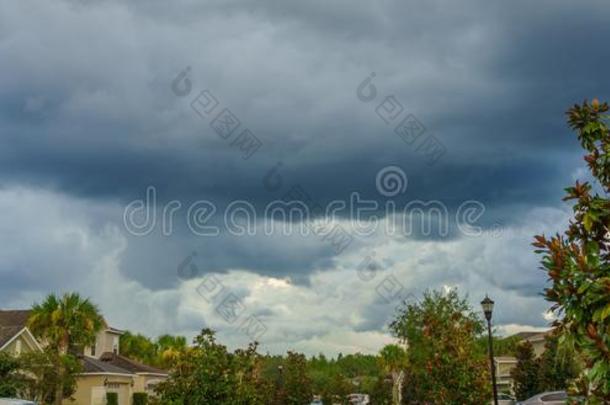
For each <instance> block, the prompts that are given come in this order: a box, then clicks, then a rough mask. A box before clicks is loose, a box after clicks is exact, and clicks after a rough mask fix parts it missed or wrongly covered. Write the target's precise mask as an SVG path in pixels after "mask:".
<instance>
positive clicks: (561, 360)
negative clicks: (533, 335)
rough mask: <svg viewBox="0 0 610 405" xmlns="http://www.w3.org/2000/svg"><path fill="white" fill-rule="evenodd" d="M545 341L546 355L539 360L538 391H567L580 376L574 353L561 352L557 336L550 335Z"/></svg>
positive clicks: (543, 354)
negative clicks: (571, 383)
mask: <svg viewBox="0 0 610 405" xmlns="http://www.w3.org/2000/svg"><path fill="white" fill-rule="evenodd" d="M545 340H546V342H545V345H544V353H542V355H541V356H540V359H539V370H538V373H539V374H538V378H537V380H538V390H539V391H558V390H565V389H566V388H568V386H569V383H570V381H571V380H573V379H575V378H576V377H577V376H578V374H579V371H580V370H579V367H578V364H577V362H576V359H575V358H574V355H573V353H571V352H569V351H566V350H560V348H559V347H558V337H557V336H554V335H549V336H546V338H545Z"/></svg>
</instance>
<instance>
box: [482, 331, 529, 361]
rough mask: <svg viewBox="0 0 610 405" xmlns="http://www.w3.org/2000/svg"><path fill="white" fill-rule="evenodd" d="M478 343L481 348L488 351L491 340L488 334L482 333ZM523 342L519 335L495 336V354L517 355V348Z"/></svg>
mask: <svg viewBox="0 0 610 405" xmlns="http://www.w3.org/2000/svg"><path fill="white" fill-rule="evenodd" d="M477 344H478V345H479V347H480V350H482V351H487V348H488V346H489V340H488V337H487V335H482V336H479V337H478V338H477ZM520 344H521V338H519V337H518V336H508V337H503V338H502V337H497V336H494V337H493V345H494V355H495V356H498V357H499V356H515V355H516V354H517V348H518V346H519V345H520Z"/></svg>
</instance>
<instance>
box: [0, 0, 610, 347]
mask: <svg viewBox="0 0 610 405" xmlns="http://www.w3.org/2000/svg"><path fill="white" fill-rule="evenodd" d="M609 14H610V6H608V4H607V2H603V1H601V0H600V1H594V0H591V1H585V2H581V3H579V4H578V5H574V3H573V2H569V1H567V0H565V1H564V0H562V1H550V0H545V1H539V2H536V3H535V4H532V3H531V2H526V1H518V2H516V3H515V2H513V3H511V4H485V5H481V4H480V3H479V2H474V1H466V2H460V4H457V3H454V2H450V1H441V0H435V1H428V2H426V3H425V4H421V3H416V2H412V1H406V2H405V1H385V2H381V3H376V4H372V3H369V2H364V1H339V0H337V1H332V2H328V1H310V2H307V3H303V2H296V1H295V2H292V1H286V2H282V3H281V4H279V3H277V2H271V1H262V2H257V3H256V4H255V3H252V2H246V1H237V0H236V1H211V0H208V1H186V0H185V1H178V2H174V3H173V4H172V6H171V8H170V7H167V5H166V3H164V2H159V1H148V2H143V1H134V2H129V3H123V2H119V1H108V2H98V1H87V2H79V1H59V2H52V3H45V4H36V5H35V7H34V6H33V5H32V4H29V3H28V2H5V3H2V4H0V60H2V64H0V142H2V148H0V212H2V216H1V217H0V227H1V228H2V229H3V230H4V232H2V234H1V236H0V238H2V243H1V244H0V246H2V248H0V292H1V293H2V294H1V296H0V306H1V307H16V306H27V305H30V304H31V302H32V301H34V300H39V299H41V298H42V297H43V296H44V295H45V294H46V293H48V292H50V291H53V290H71V289H77V290H79V291H81V292H82V293H84V294H87V295H90V296H91V297H92V298H93V299H94V300H95V301H96V302H97V303H98V304H99V305H100V306H101V308H102V309H103V310H104V312H105V313H106V314H107V317H108V318H109V319H111V320H112V322H113V323H117V326H119V327H125V328H130V329H134V330H141V331H144V332H147V333H150V334H158V333H162V332H174V333H185V334H188V335H193V334H194V333H195V332H196V331H197V330H198V329H199V328H200V327H201V326H202V325H204V324H205V325H210V326H213V327H215V328H217V329H219V330H221V331H222V333H223V334H224V335H225V337H226V339H228V340H231V342H232V343H235V344H238V343H241V342H243V341H245V339H246V337H245V336H243V334H241V335H240V334H239V333H238V332H235V328H234V327H233V326H232V325H228V324H227V323H226V321H224V320H223V319H222V318H218V317H217V316H215V312H214V306H213V305H209V304H208V303H206V302H205V300H203V301H202V299H201V297H200V295H199V294H197V289H196V286H197V285H198V284H199V283H200V282H201V280H203V278H204V277H205V276H206V275H210V274H214V275H215V276H217V277H219V279H220V280H222V283H223V284H224V285H226V286H228V287H229V288H230V289H231V290H232V291H233V290H235V291H236V292H237V293H239V294H238V295H239V296H240V297H242V298H243V300H244V303H245V304H246V306H247V308H248V310H249V311H252V313H256V314H259V315H260V317H261V319H263V320H264V322H265V324H266V325H267V326H268V332H267V333H266V334H265V340H264V343H265V344H266V345H268V348H269V350H281V348H283V347H291V346H295V347H297V348H300V349H301V350H305V351H308V352H317V351H320V350H327V351H329V352H338V351H355V350H365V351H370V350H376V349H377V348H378V347H379V345H381V344H383V343H384V342H386V341H387V339H389V337H388V334H387V330H386V329H384V328H385V325H387V321H388V319H390V317H391V315H392V311H393V306H392V305H391V304H387V303H384V301H383V299H381V298H380V297H379V294H378V293H377V291H376V287H377V286H378V281H376V280H379V282H381V281H382V280H384V279H385V277H387V276H389V275H390V274H392V275H393V276H395V277H396V279H398V280H399V281H400V282H401V283H402V285H403V286H404V288H405V291H407V290H408V291H411V292H413V294H415V295H417V294H421V292H422V291H423V290H425V289H426V288H443V287H444V286H446V287H450V286H458V287H459V288H460V289H461V290H462V291H463V292H464V293H469V294H470V297H471V299H472V301H473V303H476V302H477V300H478V299H479V298H480V296H481V295H482V294H484V293H485V292H488V293H489V294H493V295H494V297H495V298H496V301H498V303H499V306H498V315H497V320H498V322H499V323H500V324H502V325H507V327H508V328H510V330H516V329H518V328H519V327H520V326H519V325H529V326H537V327H540V326H543V325H544V324H545V323H546V320H545V318H544V316H543V314H544V312H545V310H546V308H547V305H546V303H545V302H544V301H543V300H542V298H541V297H540V296H539V293H540V292H541V290H542V288H543V287H544V283H545V279H544V275H543V274H542V273H541V272H540V271H538V270H536V267H537V261H536V257H535V256H534V255H533V254H532V253H531V249H530V246H529V242H530V240H531V236H532V235H533V234H535V233H539V232H543V231H547V232H553V231H558V230H561V229H562V224H564V223H565V222H566V220H567V218H568V217H569V211H568V210H567V208H566V207H565V206H563V205H560V203H559V200H560V196H561V193H562V188H563V187H564V186H566V185H568V184H569V183H570V182H572V181H573V180H574V177H575V176H581V175H582V167H583V164H582V161H581V160H580V152H579V148H578V145H577V142H576V139H575V137H574V136H573V135H572V134H570V133H569V131H568V129H567V128H566V126H565V125H564V122H563V115H562V114H563V111H565V109H566V108H567V107H568V106H569V105H570V104H572V103H574V102H576V101H579V100H582V99H583V98H591V97H594V96H597V97H600V98H607V96H608V93H609V90H610V86H609V85H608V82H607V80H604V78H605V69H606V66H608V62H609V60H608V59H609V57H608V55H607V53H604V52H602V51H600V50H601V49H605V46H606V42H607V38H608V37H609V34H610V32H608V31H609V30H610V28H609V27H608V24H606V21H607V20H608V17H609ZM187 67H188V68H189V69H190V70H189V73H188V80H189V81H190V83H191V86H192V88H191V91H190V93H188V94H187V95H184V96H178V95H176V94H175V92H173V91H172V82H173V81H174V79H175V78H176V77H177V76H178V74H179V73H180V72H182V71H183V70H184V69H186V68H187ZM373 72H374V74H375V76H374V78H373V81H372V85H373V86H374V87H375V89H376V92H377V93H376V97H375V98H374V100H371V101H368V102H363V101H362V100H361V99H359V98H358V97H357V89H358V86H359V85H360V84H361V83H362V82H363V80H365V79H366V78H367V77H369V75H371V73H373ZM181 83H182V84H183V82H181ZM204 89H207V90H208V91H209V92H210V93H209V94H212V95H213V96H214V98H215V99H216V100H217V101H218V103H219V107H218V108H219V109H218V110H215V111H214V115H210V116H209V117H208V116H203V117H202V116H199V115H198V114H197V113H196V112H195V111H193V109H192V108H191V105H190V103H191V101H192V100H193V99H194V98H195V97H196V96H197V94H199V92H200V91H202V90H204ZM388 96H393V97H394V99H393V100H396V102H397V103H399V104H400V107H397V106H398V104H394V106H395V107H396V108H398V109H399V110H402V112H401V114H399V115H398V118H396V119H395V120H394V119H391V120H389V121H390V122H389V123H386V122H384V120H383V119H382V118H381V117H380V116H379V114H381V115H383V111H384V110H383V108H381V109H380V107H379V106H380V105H381V103H382V102H384V100H386V97H388ZM386 107H387V105H386ZM224 108H228V109H230V111H231V112H232V113H233V114H234V115H235V117H237V119H239V121H240V123H241V126H240V128H239V129H238V130H236V131H237V132H236V135H237V133H241V131H242V130H243V129H245V128H247V129H249V130H250V131H251V132H252V133H253V134H254V135H255V136H256V137H257V138H258V139H259V140H260V141H261V142H262V146H261V147H260V148H259V149H258V150H257V151H256V153H254V154H253V155H252V156H251V157H249V158H248V159H243V153H242V152H243V151H240V150H239V148H238V147H237V146H239V145H237V146H236V145H235V143H233V141H234V139H235V138H234V137H232V138H229V139H223V138H222V137H220V136H219V134H218V133H217V132H216V131H215V130H214V129H213V128H212V126H211V125H210V124H211V122H212V120H213V119H214V117H215V116H216V113H217V112H219V111H221V109H224ZM386 112H387V111H386ZM407 114H413V115H414V116H415V117H416V118H417V120H418V121H419V122H420V123H421V124H423V126H424V127H425V129H426V132H425V134H426V136H429V135H434V136H435V137H436V139H438V140H439V141H440V142H441V143H442V144H443V147H444V148H445V150H446V152H445V153H444V154H443V155H442V157H441V158H440V159H439V160H438V161H437V162H436V163H435V164H432V165H430V164H429V162H428V159H427V158H426V155H425V153H423V152H422V150H421V149H420V150H418V148H417V146H416V145H415V144H408V142H405V141H404V140H403V139H401V137H400V136H398V135H397V134H396V133H395V132H394V129H395V127H396V125H397V123H398V122H399V121H400V120H402V118H403V117H405V116H406V115H407ZM390 115H391V114H390ZM385 118H386V119H387V118H388V115H387V114H386V115H385ZM236 135H232V136H236ZM389 165H396V166H399V167H400V168H401V169H402V170H403V171H404V172H405V173H406V174H407V175H408V181H409V184H408V188H407V189H406V191H405V192H404V193H403V194H399V195H397V196H395V197H392V198H388V197H387V196H384V195H381V194H380V193H379V192H378V190H377V189H376V187H375V184H376V182H375V178H376V175H377V173H378V172H379V171H380V170H381V169H383V168H384V167H387V166H389ZM273 168H276V169H277V174H279V176H280V178H281V179H282V182H281V184H278V185H277V187H275V188H272V189H270V188H269V187H268V184H267V183H266V182H265V179H266V178H267V177H266V176H268V175H269V173H270V170H272V169H273ZM294 185H299V186H301V187H302V188H303V189H305V190H307V192H308V193H309V194H310V195H311V196H312V197H313V198H314V199H315V200H316V201H318V202H319V203H320V204H323V205H324V204H327V203H328V202H330V201H333V200H347V199H349V197H350V194H351V193H352V192H358V193H360V194H361V195H362V196H363V197H366V198H369V199H373V200H375V201H377V202H379V203H380V204H385V203H386V202H387V201H388V200H392V201H395V202H396V203H398V204H403V205H404V204H405V203H406V202H408V201H413V200H422V201H430V200H438V201H441V202H443V203H444V204H445V205H446V206H447V207H448V210H449V211H450V213H451V215H454V214H455V211H456V210H457V207H458V206H459V205H460V204H461V203H462V202H464V201H467V200H477V201H480V202H481V203H482V204H484V205H485V207H486V211H485V213H484V215H483V216H482V217H481V218H480V219H479V220H478V222H477V225H480V226H482V227H483V231H484V232H483V234H482V235H481V236H478V237H468V236H465V235H463V234H460V233H455V232H453V233H452V234H451V236H450V237H448V238H438V237H435V236H433V237H422V235H413V236H412V237H399V236H396V237H391V236H388V235H382V234H378V233H376V234H374V235H371V236H369V237H366V238H356V239H355V242H354V243H353V244H351V245H350V247H349V248H348V249H346V250H345V251H343V252H340V253H338V252H336V251H334V250H333V249H332V246H329V244H328V243H327V242H325V241H323V240H321V239H320V238H316V237H315V236H314V237H311V236H310V237H302V236H299V235H293V236H290V237H285V236H283V235H280V234H273V235H268V236H267V235H261V234H260V233H257V234H256V235H252V236H245V237H237V236H235V235H230V234H228V233H226V232H222V233H221V234H220V235H219V236H218V237H214V238H207V237H197V236H194V235H193V234H192V233H191V232H189V230H188V228H187V227H186V226H185V221H184V218H183V219H182V220H178V221H177V223H176V228H175V229H176V230H175V232H174V233H172V235H171V236H164V235H163V234H162V233H161V231H160V230H159V229H156V230H155V232H153V233H152V234H151V235H149V236H146V237H134V236H133V235H130V234H129V233H128V232H126V230H125V228H124V227H123V224H122V216H123V209H124V207H125V205H126V204H128V203H129V202H130V201H132V200H134V199H142V198H144V195H145V192H146V188H147V187H148V186H154V187H155V189H156V190H157V192H158V199H159V204H160V206H162V205H163V204H166V203H167V202H169V201H172V200H175V201H180V202H181V204H182V206H183V207H188V206H189V205H190V204H191V203H192V202H194V201H197V200H202V199H204V200H208V201H211V202H213V203H214V204H217V206H218V207H226V205H227V204H228V203H229V202H230V201H233V200H246V201H248V202H249V203H251V204H252V205H253V206H254V207H255V209H257V210H259V209H260V207H263V206H264V205H265V204H267V203H268V202H269V201H271V200H274V199H278V198H282V196H283V195H285V193H287V192H288V191H289V190H290V189H291V187H292V186H294ZM183 209H186V208H183ZM342 220H347V218H339V219H338V221H339V222H341V221H342ZM257 225H258V226H261V224H257ZM193 252H195V253H196V254H197V255H196V256H195V261H194V263H196V265H197V268H198V269H199V270H200V273H198V274H197V275H196V277H193V278H181V277H179V276H178V274H177V268H178V266H179V264H180V263H182V262H183V260H185V258H187V257H188V256H189V255H191V254H192V253H193ZM371 252H375V256H374V257H375V260H376V262H378V264H377V265H378V267H379V273H378V275H377V276H376V279H375V280H373V281H370V282H366V283H364V282H363V281H362V280H361V279H360V278H358V274H357V270H356V269H357V268H358V265H359V264H360V263H361V262H362V260H364V259H365V258H366V257H368V256H369V255H370V254H371ZM126 308H129V309H126ZM503 308H504V309H503ZM216 315H217V314H216Z"/></svg>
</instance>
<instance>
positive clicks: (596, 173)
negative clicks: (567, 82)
mask: <svg viewBox="0 0 610 405" xmlns="http://www.w3.org/2000/svg"><path fill="white" fill-rule="evenodd" d="M607 112H608V104H607V103H600V102H599V101H598V100H596V99H594V100H593V101H592V102H591V103H588V102H587V101H585V102H583V103H582V104H580V105H574V107H572V108H571V109H570V110H569V111H568V113H567V115H568V123H569V125H570V127H571V128H572V129H574V130H575V131H576V132H577V135H578V140H579V141H580V144H581V146H582V147H583V148H584V149H585V150H586V155H585V161H586V162H587V164H588V166H589V169H590V171H591V175H592V176H593V178H594V179H595V180H596V183H597V184H596V188H597V189H598V191H597V192H594V191H593V186H592V185H591V184H590V183H588V182H584V183H580V182H578V181H577V182H576V184H575V185H574V186H573V187H569V188H567V189H566V191H567V195H566V197H565V198H564V199H565V200H569V201H575V204H574V207H573V210H574V218H573V219H572V220H571V221H570V225H569V228H568V230H567V231H566V232H565V234H564V235H555V236H553V237H551V238H547V237H545V236H544V235H538V236H536V237H535V242H534V243H533V245H534V246H535V247H536V248H537V249H538V250H537V252H538V253H541V254H542V255H543V256H542V269H543V270H544V271H546V272H547V273H548V275H549V278H550V280H551V283H552V284H551V286H550V287H549V288H547V289H546V290H545V296H546V299H547V300H548V301H550V302H552V303H553V305H552V307H551V309H552V310H553V311H555V313H556V314H557V316H558V318H559V320H558V321H557V322H556V323H555V326H557V328H558V330H559V332H560V333H561V335H562V337H561V338H560V344H562V345H564V346H566V347H569V348H575V349H576V350H577V351H578V352H579V353H580V355H581V356H582V357H583V359H584V361H585V365H586V370H585V372H584V373H583V374H582V378H581V380H580V381H578V382H577V384H576V387H577V391H578V393H579V394H581V395H584V396H586V398H587V400H588V401H589V403H591V404H597V403H601V402H606V403H607V402H610V233H609V230H610V200H609V199H608V193H610V132H609V130H608V125H607V123H606V121H607V119H608V115H607ZM600 192H601V193H600Z"/></svg>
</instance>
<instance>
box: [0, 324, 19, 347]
mask: <svg viewBox="0 0 610 405" xmlns="http://www.w3.org/2000/svg"><path fill="white" fill-rule="evenodd" d="M22 329H23V328H22V327H20V326H0V347H4V345H5V344H7V343H8V342H9V341H10V340H11V339H12V338H13V336H15V335H16V334H18V333H19V332H20V331H21V330H22Z"/></svg>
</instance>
